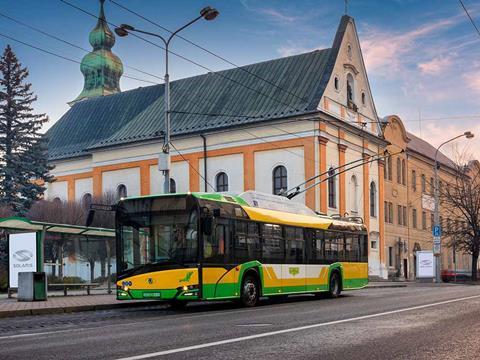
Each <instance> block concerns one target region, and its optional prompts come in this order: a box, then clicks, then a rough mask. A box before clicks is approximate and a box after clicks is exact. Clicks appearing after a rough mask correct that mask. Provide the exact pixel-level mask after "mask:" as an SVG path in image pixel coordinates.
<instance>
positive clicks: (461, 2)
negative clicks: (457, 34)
mask: <svg viewBox="0 0 480 360" xmlns="http://www.w3.org/2000/svg"><path fill="white" fill-rule="evenodd" d="M458 1H459V2H460V5H462V8H463V10H464V11H465V14H467V16H468V18H469V19H470V22H471V23H472V25H473V27H474V28H475V30H476V31H477V34H478V35H480V29H478V27H477V24H475V21H473V18H472V16H471V15H470V13H469V12H468V10H467V8H466V7H465V5H464V4H463V1H462V0H458Z"/></svg>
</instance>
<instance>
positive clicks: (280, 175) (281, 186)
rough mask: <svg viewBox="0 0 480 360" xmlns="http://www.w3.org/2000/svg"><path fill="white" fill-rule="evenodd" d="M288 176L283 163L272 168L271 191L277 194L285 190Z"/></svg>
mask: <svg viewBox="0 0 480 360" xmlns="http://www.w3.org/2000/svg"><path fill="white" fill-rule="evenodd" d="M287 180H288V176H287V169H286V168H285V166H283V165H279V166H277V167H275V169H273V173H272V184H273V193H274V194H275V195H279V194H281V193H282V192H284V191H286V190H287V186H288V181H287Z"/></svg>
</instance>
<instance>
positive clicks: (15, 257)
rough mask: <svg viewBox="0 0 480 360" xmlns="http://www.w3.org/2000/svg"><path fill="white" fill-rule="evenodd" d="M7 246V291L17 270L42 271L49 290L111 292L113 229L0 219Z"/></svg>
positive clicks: (14, 282)
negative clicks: (96, 290)
mask: <svg viewBox="0 0 480 360" xmlns="http://www.w3.org/2000/svg"><path fill="white" fill-rule="evenodd" d="M0 233H1V236H2V237H4V238H5V237H6V240H7V244H8V246H7V248H8V251H7V252H8V264H7V271H8V288H9V290H8V293H9V295H10V294H11V293H12V292H15V290H16V289H17V278H18V273H19V272H35V271H36V272H45V274H46V276H47V284H48V288H49V290H50V291H51V290H61V289H63V290H64V293H65V294H67V286H68V288H70V289H72V288H74V289H75V288H82V287H86V286H83V285H87V286H88V287H87V289H88V293H90V287H96V288H99V289H104V290H106V291H107V292H108V293H109V294H110V293H111V291H112V280H114V276H113V275H114V274H115V273H116V268H115V266H116V262H115V230H114V229H106V228H98V227H85V226H79V225H68V224H56V223H46V222H40V221H33V220H29V219H26V218H22V217H8V218H1V219H0Z"/></svg>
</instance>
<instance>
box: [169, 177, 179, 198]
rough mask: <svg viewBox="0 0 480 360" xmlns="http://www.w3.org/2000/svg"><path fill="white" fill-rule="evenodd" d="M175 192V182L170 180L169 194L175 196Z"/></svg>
mask: <svg viewBox="0 0 480 360" xmlns="http://www.w3.org/2000/svg"><path fill="white" fill-rule="evenodd" d="M176 192H177V183H176V182H175V180H173V179H172V178H170V194H175V193H176Z"/></svg>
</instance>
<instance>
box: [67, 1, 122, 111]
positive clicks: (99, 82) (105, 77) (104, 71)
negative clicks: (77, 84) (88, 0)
mask: <svg viewBox="0 0 480 360" xmlns="http://www.w3.org/2000/svg"><path fill="white" fill-rule="evenodd" d="M104 2H105V0H100V14H99V16H98V22H97V25H96V26H95V28H94V29H93V30H92V31H91V32H90V36H89V41H90V44H91V45H92V47H93V51H92V52H90V53H88V54H87V55H85V56H84V57H83V59H82V62H81V65H80V70H81V72H82V74H83V76H84V79H85V82H84V86H83V91H82V92H81V94H80V95H79V96H78V97H77V98H76V99H75V100H74V101H73V102H76V101H79V100H82V99H85V98H89V97H94V96H103V95H110V94H115V93H117V92H120V91H121V90H120V77H121V76H122V74H123V65H122V61H121V60H120V58H119V57H118V56H117V55H115V54H114V53H113V52H112V51H111V49H112V47H113V45H115V35H114V34H113V32H112V31H111V30H110V28H109V27H108V24H107V21H106V19H105V13H104V10H103V4H104Z"/></svg>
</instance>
